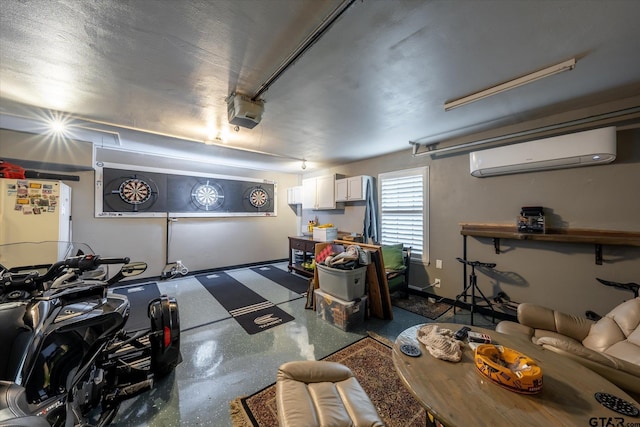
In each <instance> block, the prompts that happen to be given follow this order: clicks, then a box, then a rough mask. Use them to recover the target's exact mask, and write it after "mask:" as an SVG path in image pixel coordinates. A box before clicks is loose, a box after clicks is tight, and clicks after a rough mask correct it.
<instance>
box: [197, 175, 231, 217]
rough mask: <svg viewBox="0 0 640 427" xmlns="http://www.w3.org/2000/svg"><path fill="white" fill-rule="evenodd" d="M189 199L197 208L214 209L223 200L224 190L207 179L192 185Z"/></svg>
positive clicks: (219, 205) (220, 204) (218, 206)
mask: <svg viewBox="0 0 640 427" xmlns="http://www.w3.org/2000/svg"><path fill="white" fill-rule="evenodd" d="M191 201H192V202H193V203H194V204H195V205H196V207H197V208H198V209H201V210H204V211H211V210H216V209H218V208H220V207H221V206H222V203H223V202H224V191H223V190H222V188H221V187H220V186H219V185H218V184H215V183H211V182H209V181H206V182H201V183H198V184H196V185H194V187H193V189H192V191H191Z"/></svg>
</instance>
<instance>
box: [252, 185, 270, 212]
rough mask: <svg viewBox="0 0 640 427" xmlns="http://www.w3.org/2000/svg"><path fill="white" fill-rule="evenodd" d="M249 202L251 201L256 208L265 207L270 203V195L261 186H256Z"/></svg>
mask: <svg viewBox="0 0 640 427" xmlns="http://www.w3.org/2000/svg"><path fill="white" fill-rule="evenodd" d="M249 203H251V206H253V207H254V208H263V207H264V206H265V205H266V204H267V203H269V195H268V194H267V192H266V191H265V190H264V189H262V188H260V187H258V188H254V189H253V190H251V192H250V193H249Z"/></svg>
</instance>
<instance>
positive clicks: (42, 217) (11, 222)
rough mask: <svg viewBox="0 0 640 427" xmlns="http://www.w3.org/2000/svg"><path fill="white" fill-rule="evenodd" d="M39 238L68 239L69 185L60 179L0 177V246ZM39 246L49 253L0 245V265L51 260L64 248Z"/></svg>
mask: <svg viewBox="0 0 640 427" xmlns="http://www.w3.org/2000/svg"><path fill="white" fill-rule="evenodd" d="M43 241H65V242H70V241H71V187H69V186H68V185H66V184H64V183H63V182H61V181H45V180H33V179H6V178H0V245H6V244H7V243H20V242H43ZM40 246H41V247H42V248H43V249H42V250H46V251H48V252H49V253H45V254H34V253H33V252H32V251H33V250H34V247H31V248H30V249H29V250H28V251H27V250H26V249H25V251H27V252H28V253H21V251H20V250H19V246H17V245H16V246H11V245H10V246H0V264H2V265H4V266H15V265H27V264H29V261H30V259H33V262H37V263H44V262H55V261H56V260H58V259H59V258H60V257H61V256H64V253H65V251H66V249H67V245H62V244H61V245H40ZM35 247H38V246H37V245H36V246H35ZM56 247H57V251H56V249H55V248H56ZM44 248H47V249H44ZM22 252H24V251H22Z"/></svg>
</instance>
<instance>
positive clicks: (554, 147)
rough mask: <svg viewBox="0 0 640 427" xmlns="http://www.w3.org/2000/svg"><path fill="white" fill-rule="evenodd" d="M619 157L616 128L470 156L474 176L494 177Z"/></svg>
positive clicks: (580, 133) (517, 145) (540, 140)
mask: <svg viewBox="0 0 640 427" xmlns="http://www.w3.org/2000/svg"><path fill="white" fill-rule="evenodd" d="M615 158H616V128H615V126H610V127H606V128H601V129H594V130H589V131H584V132H577V133H571V134H567V135H561V136H554V137H551V138H544V139H539V140H535V141H529V142H523V143H521V144H513V145H507V146H505V147H498V148H490V149H488V150H482V151H474V152H472V153H470V154H469V168H470V171H471V175H473V176H475V177H478V178H483V177H486V176H493V175H507V174H513V173H522V172H533V171H541V170H548V169H563V168H574V167H579V166H591V165H597V164H603V163H611V162H612V161H614V160H615Z"/></svg>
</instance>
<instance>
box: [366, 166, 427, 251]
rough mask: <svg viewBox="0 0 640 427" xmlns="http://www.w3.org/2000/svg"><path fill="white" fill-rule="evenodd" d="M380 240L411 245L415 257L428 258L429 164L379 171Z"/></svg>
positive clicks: (383, 242)
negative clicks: (398, 169) (394, 170)
mask: <svg viewBox="0 0 640 427" xmlns="http://www.w3.org/2000/svg"><path fill="white" fill-rule="evenodd" d="M378 188H379V189H380V194H379V199H378V200H379V201H380V205H379V206H380V243H381V244H383V245H390V244H395V243H402V244H404V245H405V246H411V254H412V257H414V258H421V259H422V260H423V261H424V262H425V263H428V262H429V253H428V252H429V245H428V239H427V237H428V236H427V233H426V232H427V231H428V230H429V227H428V212H429V197H428V194H429V192H428V190H429V168H428V166H424V167H420V168H415V169H406V170H402V171H397V172H388V173H382V174H380V175H378Z"/></svg>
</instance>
